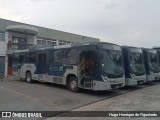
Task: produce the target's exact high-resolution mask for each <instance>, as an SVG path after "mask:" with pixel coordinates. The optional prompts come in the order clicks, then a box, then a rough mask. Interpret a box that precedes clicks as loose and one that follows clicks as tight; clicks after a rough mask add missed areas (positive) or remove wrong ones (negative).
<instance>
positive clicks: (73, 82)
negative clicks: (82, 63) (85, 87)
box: [68, 77, 79, 92]
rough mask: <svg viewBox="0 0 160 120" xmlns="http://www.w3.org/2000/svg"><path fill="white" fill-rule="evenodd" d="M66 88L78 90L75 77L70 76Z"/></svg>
mask: <svg viewBox="0 0 160 120" xmlns="http://www.w3.org/2000/svg"><path fill="white" fill-rule="evenodd" d="M68 88H69V89H70V90H71V91H73V92H79V87H78V80H77V78H76V77H71V78H70V79H69V82H68Z"/></svg>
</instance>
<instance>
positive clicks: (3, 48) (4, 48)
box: [0, 41, 7, 56]
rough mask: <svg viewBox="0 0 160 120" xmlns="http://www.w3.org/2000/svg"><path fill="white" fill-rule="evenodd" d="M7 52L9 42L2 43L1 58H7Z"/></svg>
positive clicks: (0, 47)
mask: <svg viewBox="0 0 160 120" xmlns="http://www.w3.org/2000/svg"><path fill="white" fill-rule="evenodd" d="M6 51H7V42H6V41H0V56H6Z"/></svg>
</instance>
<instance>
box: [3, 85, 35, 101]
mask: <svg viewBox="0 0 160 120" xmlns="http://www.w3.org/2000/svg"><path fill="white" fill-rule="evenodd" d="M0 88H2V89H6V90H9V91H10V92H12V93H15V94H17V95H20V96H23V97H26V98H28V99H35V98H33V97H31V96H28V95H25V94H21V93H19V92H17V91H15V90H12V89H9V88H6V87H2V86H0Z"/></svg>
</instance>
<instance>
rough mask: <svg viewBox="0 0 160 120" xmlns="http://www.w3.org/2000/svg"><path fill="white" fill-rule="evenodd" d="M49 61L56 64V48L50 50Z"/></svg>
mask: <svg viewBox="0 0 160 120" xmlns="http://www.w3.org/2000/svg"><path fill="white" fill-rule="evenodd" d="M48 57H49V63H50V64H51V65H53V64H54V50H50V51H49V56H48Z"/></svg>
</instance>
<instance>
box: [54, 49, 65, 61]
mask: <svg viewBox="0 0 160 120" xmlns="http://www.w3.org/2000/svg"><path fill="white" fill-rule="evenodd" d="M62 58H63V50H55V52H54V63H55V64H62V61H63V60H62Z"/></svg>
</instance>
